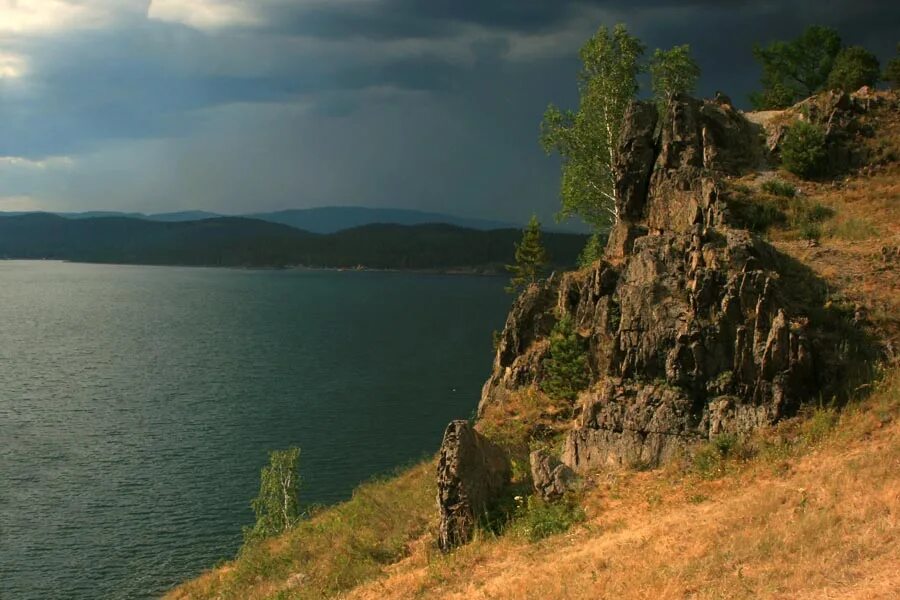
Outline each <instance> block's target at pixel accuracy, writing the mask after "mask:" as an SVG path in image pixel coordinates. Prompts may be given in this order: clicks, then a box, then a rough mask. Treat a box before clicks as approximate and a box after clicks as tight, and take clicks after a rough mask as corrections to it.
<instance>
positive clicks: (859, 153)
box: [766, 87, 900, 175]
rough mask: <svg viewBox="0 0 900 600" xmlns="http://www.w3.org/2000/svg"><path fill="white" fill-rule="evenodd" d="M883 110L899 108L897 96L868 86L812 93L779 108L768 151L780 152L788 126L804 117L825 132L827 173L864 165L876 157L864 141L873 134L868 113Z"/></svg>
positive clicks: (768, 132)
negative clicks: (849, 91)
mask: <svg viewBox="0 0 900 600" xmlns="http://www.w3.org/2000/svg"><path fill="white" fill-rule="evenodd" d="M880 109H886V110H889V111H890V110H892V111H897V110H900V103H898V96H897V95H896V94H891V93H885V92H882V93H879V92H876V91H874V90H872V89H870V88H868V87H863V88H862V89H860V90H859V91H857V92H855V93H852V94H848V93H847V92H843V91H839V90H836V91H828V92H823V93H821V94H818V95H816V96H811V97H810V98H807V99H805V100H803V101H801V102H798V103H797V104H795V105H794V106H792V107H790V108H788V109H785V110H784V111H780V115H781V116H780V118H777V119H773V120H769V121H768V122H767V124H766V135H767V138H766V145H767V147H768V151H769V152H771V153H772V154H775V155H777V154H778V153H779V152H780V151H781V145H782V142H783V141H784V136H785V133H786V132H787V128H788V127H789V126H790V125H791V124H792V123H794V122H795V121H797V120H802V121H808V122H810V123H812V124H814V125H817V126H818V127H820V128H821V129H822V131H823V132H824V134H825V147H826V151H827V159H826V165H825V167H824V169H825V172H826V173H829V174H831V175H838V174H842V173H845V172H847V171H849V170H852V169H856V168H859V167H862V166H865V165H867V164H869V163H870V162H871V161H872V159H873V158H874V159H876V160H877V157H876V156H873V153H872V152H871V148H869V147H868V145H867V144H865V143H862V140H863V139H865V138H867V137H870V136H871V134H872V131H871V124H870V123H868V122H867V115H869V114H871V113H874V112H877V111H878V110H880ZM771 112H779V111H771Z"/></svg>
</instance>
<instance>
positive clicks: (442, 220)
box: [0, 206, 520, 233]
mask: <svg viewBox="0 0 900 600" xmlns="http://www.w3.org/2000/svg"><path fill="white" fill-rule="evenodd" d="M24 214H29V213H23V212H2V211H0V217H14V216H21V215H24ZM50 214H54V215H57V216H60V217H65V218H67V219H93V218H97V217H127V218H132V219H145V220H147V221H163V222H180V221H200V220H203V219H218V218H225V217H229V216H232V217H243V218H248V219H257V220H260V221H267V222H269V223H278V224H279V225H289V226H291V227H293V228H295V229H301V230H303V231H309V232H312V233H336V232H338V231H342V230H344V229H352V228H354V227H362V226H364V225H373V224H378V223H390V224H392V225H432V224H444V225H453V226H456V227H462V228H464V229H478V230H482V231H489V230H492V229H519V228H520V227H519V226H518V225H515V224H513V223H508V222H503V221H492V220H489V219H475V218H466V217H457V216H456V215H449V214H445V213H436V212H426V211H422V210H413V209H406V208H369V207H364V206H321V207H316V208H297V209H288V210H277V211H267V212H254V213H246V214H239V215H223V214H219V213H214V212H209V211H205V210H182V211H177V212H166V213H150V214H144V213H138V212H128V213H126V212H115V211H87V212H58V213H50Z"/></svg>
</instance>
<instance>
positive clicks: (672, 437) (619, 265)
mask: <svg viewBox="0 0 900 600" xmlns="http://www.w3.org/2000/svg"><path fill="white" fill-rule="evenodd" d="M657 119H658V117H657V111H656V110H655V109H654V107H653V106H651V105H649V104H647V103H641V102H636V103H634V104H633V105H632V107H631V109H630V110H629V112H628V115H627V119H626V125H625V128H624V131H623V134H622V139H621V142H620V146H619V149H618V153H617V160H616V163H615V173H616V192H617V196H618V213H619V215H620V220H619V222H618V223H617V224H616V226H615V227H614V228H613V230H612V232H611V233H610V238H609V242H608V246H607V250H606V254H605V257H604V259H603V260H602V261H600V262H598V263H596V264H595V265H594V266H593V267H592V268H590V269H586V270H582V271H579V272H575V273H567V274H565V275H563V276H561V277H552V278H550V279H549V280H548V281H546V282H543V283H542V284H540V285H535V286H533V287H531V288H529V289H528V290H527V291H526V292H525V294H523V296H522V298H520V299H519V300H518V301H517V302H516V304H515V305H514V307H513V310H512V312H511V313H510V316H509V318H508V320H507V323H506V328H505V330H504V332H503V334H502V336H501V339H500V346H499V349H498V352H497V356H496V359H495V363H494V372H493V374H492V375H491V378H490V379H489V380H488V381H487V383H486V384H485V386H484V389H483V391H482V399H481V404H480V407H479V410H480V412H484V411H485V410H486V408H487V407H489V406H491V405H492V404H494V403H497V402H502V399H503V398H504V397H505V394H507V393H509V392H510V391H512V390H515V389H518V388H520V387H522V386H524V385H527V384H529V383H530V382H531V381H532V380H533V379H534V378H535V377H539V376H540V368H539V367H540V364H541V362H540V361H541V358H542V357H543V354H544V353H546V339H545V338H546V336H547V334H548V332H549V331H550V329H551V328H552V326H553V324H554V322H555V320H556V319H557V318H559V317H560V316H562V315H564V314H568V315H570V316H571V317H572V318H573V322H574V323H575V326H576V329H577V331H578V333H579V335H581V336H583V337H584V338H586V339H587V340H588V341H589V364H590V370H591V376H592V381H593V384H592V385H591V387H590V388H589V389H588V390H587V391H585V392H583V393H582V394H581V396H580V397H579V400H578V405H577V406H576V407H575V408H576V410H575V411H574V414H575V415H576V419H575V422H574V423H573V427H572V430H571V432H570V434H569V435H568V438H567V441H566V447H565V451H564V453H563V462H564V463H566V464H567V465H569V466H571V467H572V468H574V469H575V470H576V471H580V470H586V469H592V468H596V467H598V466H601V465H606V464H629V463H637V462H639V463H642V464H647V465H654V464H658V463H659V462H660V461H663V460H665V459H666V458H668V457H670V456H671V455H673V454H674V453H675V452H676V451H677V450H678V449H680V448H682V447H683V446H684V445H685V444H686V443H688V442H691V441H695V440H700V439H707V438H709V437H711V436H715V435H718V434H721V433H726V432H747V431H750V430H752V429H754V428H756V427H759V426H762V425H765V424H768V423H771V422H773V421H776V420H778V419H780V418H782V417H784V416H786V415H790V414H792V413H793V412H794V411H796V409H797V408H798V406H799V405H800V404H801V403H802V402H803V401H804V400H805V399H807V398H809V397H810V396H812V395H814V394H815V393H817V392H818V389H819V387H820V385H819V381H818V380H817V378H816V373H815V367H816V363H815V360H814V354H815V351H814V348H813V344H812V343H811V341H810V332H809V322H808V319H807V318H806V316H805V313H806V307H804V306H802V305H801V304H800V303H798V302H797V301H796V300H795V297H796V295H794V294H791V293H789V292H788V291H787V287H788V286H786V285H785V282H784V281H783V279H782V277H781V275H780V273H781V272H782V270H783V267H784V260H785V259H784V258H783V257H780V256H779V255H778V254H777V253H776V252H775V250H774V249H773V248H772V247H771V246H769V245H768V244H766V243H765V242H763V241H762V240H760V239H759V238H758V237H756V236H755V235H753V234H751V233H750V232H748V231H747V230H744V229H742V228H741V227H740V226H741V224H740V223H739V222H738V220H737V216H736V214H733V211H731V210H730V209H729V192H728V186H727V185H726V184H725V180H726V178H727V177H728V176H732V175H740V174H742V173H744V172H746V171H749V170H752V169H755V168H757V167H758V166H759V165H760V164H761V163H762V162H763V161H764V160H765V153H766V150H765V139H764V133H763V131H762V129H761V128H760V127H759V126H757V125H754V124H752V123H750V122H749V121H747V119H745V118H744V116H743V115H742V114H741V113H740V112H738V111H736V110H735V109H734V108H732V107H731V105H730V104H727V103H719V102H702V101H699V100H695V99H692V98H686V97H678V98H676V99H675V100H674V101H673V102H672V103H671V104H670V105H669V108H668V110H667V112H666V113H665V114H664V115H663V117H662V122H661V123H658V122H657Z"/></svg>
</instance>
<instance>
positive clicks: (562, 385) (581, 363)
mask: <svg viewBox="0 0 900 600" xmlns="http://www.w3.org/2000/svg"><path fill="white" fill-rule="evenodd" d="M589 383H590V370H589V367H588V357H587V343H586V341H585V340H583V339H582V338H581V336H579V335H578V333H577V332H576V331H575V327H574V325H573V324H572V318H571V317H570V316H569V315H565V316H563V317H562V318H561V319H560V320H559V321H557V323H556V325H554V327H553V331H552V332H551V333H550V352H549V357H548V358H546V359H545V360H544V362H543V365H542V378H541V384H540V386H541V390H542V391H543V392H544V393H545V394H547V395H548V396H550V397H551V398H554V399H559V400H574V399H575V397H576V396H578V392H580V391H581V390H583V389H585V388H586V387H587V386H588V384H589Z"/></svg>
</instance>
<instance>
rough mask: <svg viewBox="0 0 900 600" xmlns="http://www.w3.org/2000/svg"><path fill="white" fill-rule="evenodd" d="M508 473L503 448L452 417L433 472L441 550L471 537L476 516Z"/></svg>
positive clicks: (503, 484)
mask: <svg viewBox="0 0 900 600" xmlns="http://www.w3.org/2000/svg"><path fill="white" fill-rule="evenodd" d="M510 474H511V473H510V465H509V460H508V459H507V457H506V454H505V453H504V452H503V450H501V449H500V447H498V446H497V445H496V444H494V443H493V442H491V441H490V440H488V439H487V438H486V437H484V436H482V435H481V434H480V433H478V432H477V431H475V429H474V428H473V427H472V425H471V424H470V423H469V422H468V421H452V422H451V423H450V424H449V425H448V426H447V430H446V431H445V432H444V441H443V443H442V444H441V450H440V458H439V460H438V472H437V487H438V494H437V502H438V509H439V511H440V529H439V533H438V546H439V547H440V548H441V550H442V551H444V552H447V551H449V550H451V549H453V548H455V547H456V546H460V545H462V544H465V543H467V542H469V541H470V540H471V539H472V534H473V533H474V531H475V525H476V523H477V522H478V519H479V518H480V517H481V516H482V515H484V514H485V513H486V511H487V510H488V509H489V508H490V506H491V504H492V503H493V502H494V501H495V500H496V499H497V498H498V496H499V495H500V494H501V493H502V492H503V490H504V488H505V487H506V486H507V484H508V483H509V480H510Z"/></svg>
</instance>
